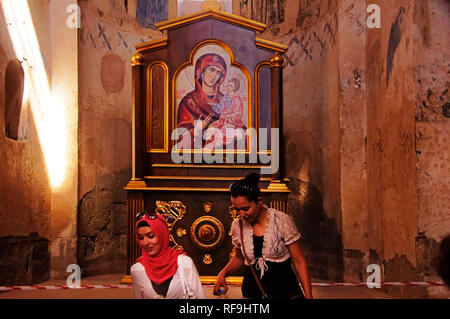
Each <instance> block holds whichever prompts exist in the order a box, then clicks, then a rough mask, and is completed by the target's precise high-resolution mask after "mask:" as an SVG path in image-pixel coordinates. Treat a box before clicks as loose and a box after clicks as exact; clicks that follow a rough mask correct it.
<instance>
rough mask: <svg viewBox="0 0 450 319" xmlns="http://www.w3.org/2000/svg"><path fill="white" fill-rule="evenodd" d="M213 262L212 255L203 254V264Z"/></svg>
mask: <svg viewBox="0 0 450 319" xmlns="http://www.w3.org/2000/svg"><path fill="white" fill-rule="evenodd" d="M212 262H213V260H212V257H211V255H210V254H205V256H204V257H203V263H204V264H205V265H211V264H212Z"/></svg>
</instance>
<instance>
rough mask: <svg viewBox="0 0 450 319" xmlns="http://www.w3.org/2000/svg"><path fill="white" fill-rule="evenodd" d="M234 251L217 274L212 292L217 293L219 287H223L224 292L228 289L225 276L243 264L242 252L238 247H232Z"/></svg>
mask: <svg viewBox="0 0 450 319" xmlns="http://www.w3.org/2000/svg"><path fill="white" fill-rule="evenodd" d="M234 251H235V252H236V253H235V255H234V256H233V258H231V260H230V261H229V262H228V264H227V265H226V266H225V267H223V269H222V270H221V271H220V273H219V275H218V276H217V280H216V283H215V284H214V290H213V294H214V295H218V294H219V289H220V287H223V288H224V289H225V292H227V291H228V286H227V282H226V276H228V275H229V274H232V273H234V272H236V271H237V270H239V269H240V268H241V267H242V266H243V265H244V256H242V252H241V250H240V249H239V248H236V247H235V248H234Z"/></svg>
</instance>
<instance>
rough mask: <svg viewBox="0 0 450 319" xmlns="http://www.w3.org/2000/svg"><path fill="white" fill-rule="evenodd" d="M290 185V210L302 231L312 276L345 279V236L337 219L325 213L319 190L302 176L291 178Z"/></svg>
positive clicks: (303, 246)
mask: <svg viewBox="0 0 450 319" xmlns="http://www.w3.org/2000/svg"><path fill="white" fill-rule="evenodd" d="M289 188H290V189H291V194H290V195H289V212H290V213H291V215H292V217H293V218H294V221H295V223H296V225H297V228H298V230H299V232H300V233H301V234H302V239H301V244H302V249H303V251H304V253H305V255H306V256H307V261H308V266H309V271H310V273H311V276H312V277H313V278H318V279H322V280H330V281H336V282H339V281H342V239H341V235H340V234H339V232H338V229H337V225H336V222H335V221H334V220H333V219H331V218H329V217H327V215H326V214H325V211H324V209H323V201H322V198H321V194H320V192H319V191H318V189H316V188H315V187H314V186H313V185H312V184H311V183H306V182H302V181H301V180H299V179H292V180H291V181H290V183H289Z"/></svg>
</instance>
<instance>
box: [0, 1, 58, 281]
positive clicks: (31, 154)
mask: <svg viewBox="0 0 450 319" xmlns="http://www.w3.org/2000/svg"><path fill="white" fill-rule="evenodd" d="M33 4H34V5H35V8H36V9H35V11H34V14H35V15H34V17H35V19H36V20H37V21H47V20H48V11H46V10H45V8H44V6H43V1H35V2H34V3H33ZM0 25H1V28H0V39H1V41H0V132H1V133H0V150H1V152H0V194H1V195H0V220H1V223H0V237H5V236H28V235H29V234H30V233H39V234H40V235H41V236H42V237H44V238H50V233H51V228H50V214H51V210H50V209H51V203H50V202H51V198H50V196H51V190H50V183H49V177H48V173H47V167H46V164H45V159H44V155H43V153H42V149H41V145H40V141H39V135H38V134H39V132H38V131H37V129H36V125H35V122H34V118H33V114H32V112H31V110H30V108H29V107H24V108H23V109H22V112H23V113H25V118H26V119H27V120H26V123H24V126H26V130H27V138H26V140H22V141H15V140H12V139H9V138H7V137H6V136H5V87H6V84H5V71H6V67H7V65H8V62H9V61H10V60H12V59H16V58H17V57H16V54H15V52H14V50H13V46H12V42H11V40H10V38H9V34H8V31H7V28H6V27H5V16H4V13H3V12H2V10H1V8H0ZM46 26H47V27H48V24H46V23H42V24H41V25H40V28H39V29H37V30H36V32H37V36H38V37H39V38H40V39H42V53H43V54H44V56H45V54H48V50H49V48H48V46H46V44H47V43H46V40H45V36H46V34H47V33H48V29H46ZM22 67H23V68H28V67H30V65H29V64H27V63H26V62H25V61H23V62H22ZM21 257H24V256H17V258H21ZM0 274H1V272H0ZM1 277H2V276H1V275H0V278H1Z"/></svg>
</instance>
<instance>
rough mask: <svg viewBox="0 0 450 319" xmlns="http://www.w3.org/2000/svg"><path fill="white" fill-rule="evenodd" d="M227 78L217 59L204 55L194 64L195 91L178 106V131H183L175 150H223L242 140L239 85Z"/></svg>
mask: <svg viewBox="0 0 450 319" xmlns="http://www.w3.org/2000/svg"><path fill="white" fill-rule="evenodd" d="M226 75H227V65H226V63H225V60H224V59H223V58H222V57H221V56H220V55H218V54H215V53H207V54H204V55H202V56H201V57H200V58H199V59H198V60H197V62H196V64H195V89H194V90H193V91H191V92H189V93H188V94H186V95H185V96H184V97H183V99H182V100H181V102H180V104H179V106H178V113H177V128H184V129H185V130H184V134H182V135H181V136H180V138H179V140H178V146H181V147H182V148H184V149H193V148H194V146H195V147H196V148H197V147H198V146H197V145H201V147H202V148H203V149H219V148H220V149H224V148H225V147H226V145H230V144H231V143H233V144H235V145H237V142H238V141H240V140H242V137H243V136H244V135H245V133H244V132H245V130H246V127H245V126H244V122H243V121H242V118H243V115H244V105H243V102H242V98H241V97H240V96H239V95H238V91H239V89H240V87H241V83H240V81H239V79H238V78H237V77H231V78H227V77H226ZM221 91H222V92H223V93H222V92H221ZM224 93H225V94H224ZM200 141H201V142H200ZM239 145H241V144H239ZM244 145H245V144H244ZM244 147H245V146H244Z"/></svg>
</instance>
